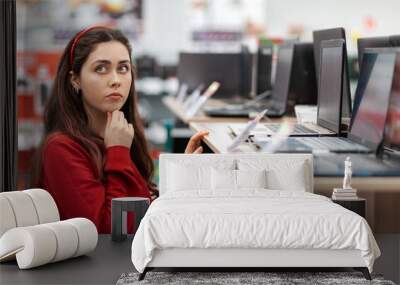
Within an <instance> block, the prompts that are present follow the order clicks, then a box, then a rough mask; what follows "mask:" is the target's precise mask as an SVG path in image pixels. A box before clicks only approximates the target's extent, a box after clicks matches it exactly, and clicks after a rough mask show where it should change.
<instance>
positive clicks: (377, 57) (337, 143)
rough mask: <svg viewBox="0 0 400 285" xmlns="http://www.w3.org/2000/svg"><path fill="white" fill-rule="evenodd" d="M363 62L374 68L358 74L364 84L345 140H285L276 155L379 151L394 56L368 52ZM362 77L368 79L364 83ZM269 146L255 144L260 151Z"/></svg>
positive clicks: (261, 143) (391, 52)
mask: <svg viewBox="0 0 400 285" xmlns="http://www.w3.org/2000/svg"><path fill="white" fill-rule="evenodd" d="M363 61H372V62H374V64H373V67H372V69H371V70H370V71H369V70H367V71H366V72H363V70H362V71H361V73H360V80H361V81H362V80H367V82H366V86H365V88H364V89H363V93H364V94H363V96H362V100H361V102H360V106H359V109H358V111H357V114H356V116H355V118H354V121H353V125H352V128H351V130H350V133H349V134H348V137H347V138H340V137H315V138H314V137H304V138H288V139H287V140H286V141H285V142H284V143H283V144H282V145H281V146H280V148H279V149H278V152H315V153H323V152H336V153H352V152H353V153H374V152H375V153H376V152H377V151H378V150H379V149H380V147H381V145H382V141H383V137H384V131H385V124H386V118H387V113H388V109H389V102H390V97H391V90H392V84H394V81H393V78H394V67H395V64H396V54H395V52H393V51H387V52H376V53H374V52H368V53H366V54H365V55H364V58H363ZM365 76H366V77H368V78H367V79H363V77H365ZM268 143H269V142H268V141H265V140H264V141H263V142H261V141H258V142H257V141H256V144H257V145H259V146H260V147H261V148H264V147H266V145H267V144H268Z"/></svg>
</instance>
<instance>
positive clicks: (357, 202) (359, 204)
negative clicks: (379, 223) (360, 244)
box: [332, 198, 367, 219]
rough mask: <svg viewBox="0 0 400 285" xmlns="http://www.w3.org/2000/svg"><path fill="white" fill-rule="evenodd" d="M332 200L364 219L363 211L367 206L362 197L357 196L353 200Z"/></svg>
mask: <svg viewBox="0 0 400 285" xmlns="http://www.w3.org/2000/svg"><path fill="white" fill-rule="evenodd" d="M332 202H334V203H336V204H339V205H340V206H342V207H344V208H346V209H348V210H350V211H353V212H354V213H356V214H359V215H360V216H361V217H363V218H364V219H365V213H366V208H367V200H365V199H364V198H357V199H354V200H333V199H332Z"/></svg>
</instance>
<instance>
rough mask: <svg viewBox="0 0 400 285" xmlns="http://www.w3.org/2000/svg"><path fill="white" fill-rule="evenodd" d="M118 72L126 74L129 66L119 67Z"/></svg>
mask: <svg viewBox="0 0 400 285" xmlns="http://www.w3.org/2000/svg"><path fill="white" fill-rule="evenodd" d="M119 71H120V72H128V71H129V66H127V65H121V66H120V67H119Z"/></svg>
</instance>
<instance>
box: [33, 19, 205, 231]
mask: <svg viewBox="0 0 400 285" xmlns="http://www.w3.org/2000/svg"><path fill="white" fill-rule="evenodd" d="M134 77H135V73H134V67H133V66H132V60H131V47H130V45H129V42H128V40H127V39H126V37H125V36H124V35H123V34H122V33H121V32H120V31H118V30H113V29H109V28H105V27H91V28H88V29H86V30H83V31H81V32H79V33H78V34H77V35H76V36H75V37H74V38H73V39H71V41H70V42H69V43H68V45H67V47H66V48H65V51H64V53H63V55H62V57H61V60H60V63H59V66H58V70H57V75H56V78H55V81H54V88H53V92H52V95H51V97H50V98H49V101H48V104H47V106H46V110H45V114H44V124H45V135H44V140H43V143H42V145H41V147H40V148H39V152H38V154H39V155H38V160H37V166H36V168H35V169H36V170H37V173H36V175H35V176H34V179H35V182H36V185H38V186H39V187H41V188H44V189H46V190H47V191H49V192H50V194H51V195H52V196H53V198H54V199H55V201H56V204H57V206H58V210H59V212H60V215H61V218H62V219H68V218H72V217H86V218H88V219H90V220H91V221H93V222H94V223H95V225H96V226H97V229H98V231H99V232H100V233H110V231H111V225H110V222H111V199H113V198H116V197H126V196H140V197H147V198H150V197H151V195H153V196H156V194H157V190H156V186H155V185H154V184H153V182H152V176H153V164H152V160H151V158H150V155H149V152H148V148H147V144H146V140H145V137H144V131H143V125H142V122H141V119H140V117H139V113H138V108H137V96H136V93H135V84H134ZM206 134H207V133H206V132H201V133H197V134H195V135H194V136H193V137H192V138H191V139H190V141H189V143H188V146H187V148H186V151H185V152H186V153H201V152H202V148H201V146H199V144H200V141H201V139H202V138H203V137H204V136H205V135H206ZM131 218H132V217H130V218H129V220H128V224H130V226H129V227H131V225H132V219H131Z"/></svg>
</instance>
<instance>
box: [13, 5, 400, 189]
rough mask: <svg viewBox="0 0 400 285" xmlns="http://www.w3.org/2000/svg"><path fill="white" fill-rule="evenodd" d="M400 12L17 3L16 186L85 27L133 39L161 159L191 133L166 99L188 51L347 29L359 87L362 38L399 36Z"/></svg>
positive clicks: (22, 183)
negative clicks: (56, 81)
mask: <svg viewBox="0 0 400 285" xmlns="http://www.w3.org/2000/svg"><path fill="white" fill-rule="evenodd" d="M399 10H400V1H398V0H385V1H384V2H382V1H371V0H352V1H346V0H336V1H328V0H319V1H315V0H299V1H291V0H246V1H245V0H168V1H167V0H17V111H18V176H19V177H18V189H25V188H27V183H28V181H29V177H30V169H29V163H30V159H31V157H32V154H33V153H34V151H35V148H36V147H37V145H38V144H39V142H40V139H41V137H42V131H43V123H42V114H43V109H44V106H45V104H46V100H47V98H48V97H49V94H50V90H51V88H52V81H53V78H54V75H55V72H56V68H57V63H58V60H59V57H60V56H61V53H62V52H63V49H64V47H65V45H66V44H67V42H68V41H69V39H70V38H71V37H72V36H73V35H74V34H75V33H77V32H78V31H79V30H81V29H82V28H84V27H87V26H90V25H94V24H103V25H108V26H112V27H115V28H118V29H120V30H122V31H123V32H124V33H125V34H126V35H127V36H128V38H129V39H130V41H131V44H132V46H133V58H134V61H135V65H136V68H137V71H138V78H137V83H136V86H137V91H138V94H139V98H140V112H141V116H142V118H143V120H144V122H145V126H146V135H147V139H148V141H149V142H150V144H151V148H152V155H153V158H154V160H155V161H156V160H157V157H158V154H159V153H160V152H172V151H179V147H178V146H177V145H176V144H177V142H179V140H173V137H174V136H175V138H176V137H179V136H180V135H181V134H182V133H183V135H182V137H185V138H187V137H188V136H190V131H189V130H188V129H186V130H185V129H184V128H182V129H180V128H178V127H176V120H175V118H174V116H173V115H172V114H171V113H170V112H169V111H168V110H167V108H166V107H165V106H164V105H163V103H162V98H163V96H166V95H168V94H173V93H176V92H177V90H178V88H179V82H178V79H177V66H178V64H179V53H180V52H182V51H190V52H240V51H241V50H242V49H243V46H246V47H247V49H248V50H249V51H250V52H255V51H256V50H257V48H258V46H259V45H260V44H261V43H262V44H266V43H267V44H268V43H277V42H281V41H283V40H289V39H293V40H300V41H311V40H312V31H313V30H318V29H324V28H330V27H344V28H345V30H346V37H347V49H348V55H349V67H350V77H351V78H352V86H355V84H356V80H357V67H358V65H357V62H356V58H357V56H356V55H357V54H356V47H357V45H356V41H357V39H358V38H359V37H369V36H378V35H379V36H380V35H389V34H396V33H398V31H397V29H398V27H399V24H400V20H399V17H398V16H397V15H396V13H394V12H393V11H399ZM179 130H181V132H180V131H179ZM188 132H189V133H188ZM174 144H175V145H174ZM182 144H183V142H182Z"/></svg>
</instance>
